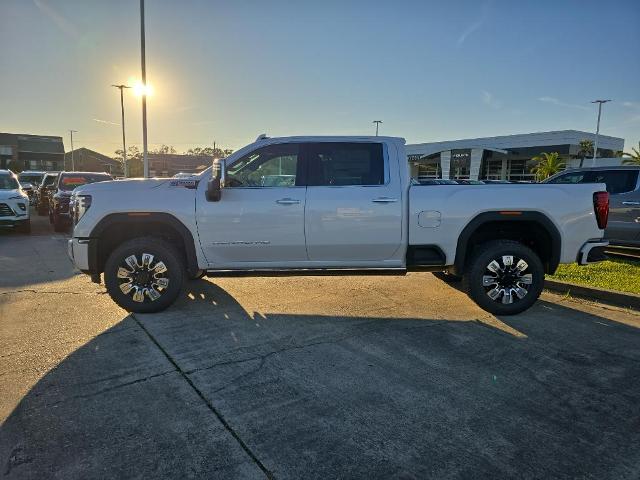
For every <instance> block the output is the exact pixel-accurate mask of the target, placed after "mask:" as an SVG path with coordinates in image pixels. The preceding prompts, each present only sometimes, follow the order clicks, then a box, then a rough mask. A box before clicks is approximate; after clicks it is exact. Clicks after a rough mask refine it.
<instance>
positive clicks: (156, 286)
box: [118, 253, 169, 303]
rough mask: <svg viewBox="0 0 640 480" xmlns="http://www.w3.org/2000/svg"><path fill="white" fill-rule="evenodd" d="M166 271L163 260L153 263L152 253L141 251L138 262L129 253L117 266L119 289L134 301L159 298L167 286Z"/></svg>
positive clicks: (141, 301)
mask: <svg viewBox="0 0 640 480" xmlns="http://www.w3.org/2000/svg"><path fill="white" fill-rule="evenodd" d="M167 272H168V270H167V267H166V265H165V264H164V262H162V261H157V262H155V263H154V258H153V255H151V254H150V253H143V254H142V261H141V262H138V259H137V257H136V256H135V255H129V256H128V257H127V258H125V259H124V263H123V264H121V265H120V267H118V279H119V281H120V290H121V291H122V293H124V294H125V295H131V296H132V298H133V301H135V302H139V303H144V302H145V301H147V300H149V301H151V302H153V301H155V300H157V299H159V298H160V297H161V296H162V293H163V292H164V291H165V290H166V289H167V287H168V286H169V279H168V278H167V276H166V275H167Z"/></svg>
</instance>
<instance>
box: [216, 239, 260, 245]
mask: <svg viewBox="0 0 640 480" xmlns="http://www.w3.org/2000/svg"><path fill="white" fill-rule="evenodd" d="M270 243H271V242H270V241H269V240H256V241H255V242H249V241H245V240H238V241H235V242H212V243H211V245H269V244H270Z"/></svg>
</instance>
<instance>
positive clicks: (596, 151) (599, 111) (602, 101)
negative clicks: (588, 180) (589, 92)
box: [591, 100, 611, 167]
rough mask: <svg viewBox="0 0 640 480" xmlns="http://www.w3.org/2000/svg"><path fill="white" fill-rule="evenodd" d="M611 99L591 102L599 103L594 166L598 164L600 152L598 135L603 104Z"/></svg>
mask: <svg viewBox="0 0 640 480" xmlns="http://www.w3.org/2000/svg"><path fill="white" fill-rule="evenodd" d="M610 101H611V100H594V101H593V102H591V103H597V104H598V124H597V127H596V141H595V144H594V145H593V166H594V167H595V166H596V155H597V154H598V137H599V136H600V115H601V114H602V104H603V103H607V102H610Z"/></svg>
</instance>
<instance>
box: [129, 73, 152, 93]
mask: <svg viewBox="0 0 640 480" xmlns="http://www.w3.org/2000/svg"><path fill="white" fill-rule="evenodd" d="M128 83H129V85H131V87H132V88H133V93H134V94H135V95H136V96H137V97H141V96H143V95H146V96H147V97H151V96H152V95H153V92H154V90H153V85H151V84H150V83H147V84H146V85H145V84H144V83H142V82H141V81H140V80H138V79H136V78H130V79H129V82H128Z"/></svg>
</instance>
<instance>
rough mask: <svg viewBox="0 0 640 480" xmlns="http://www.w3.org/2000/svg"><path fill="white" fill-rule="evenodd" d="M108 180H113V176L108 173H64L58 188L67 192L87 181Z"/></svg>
mask: <svg viewBox="0 0 640 480" xmlns="http://www.w3.org/2000/svg"><path fill="white" fill-rule="evenodd" d="M106 180H111V177H110V176H108V175H87V174H85V173H82V174H72V175H64V176H62V177H60V182H59V183H58V188H59V189H60V190H64V191H65V192H70V191H71V190H73V189H74V188H76V187H79V186H81V185H86V184H87V183H95V182H104V181H106Z"/></svg>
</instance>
